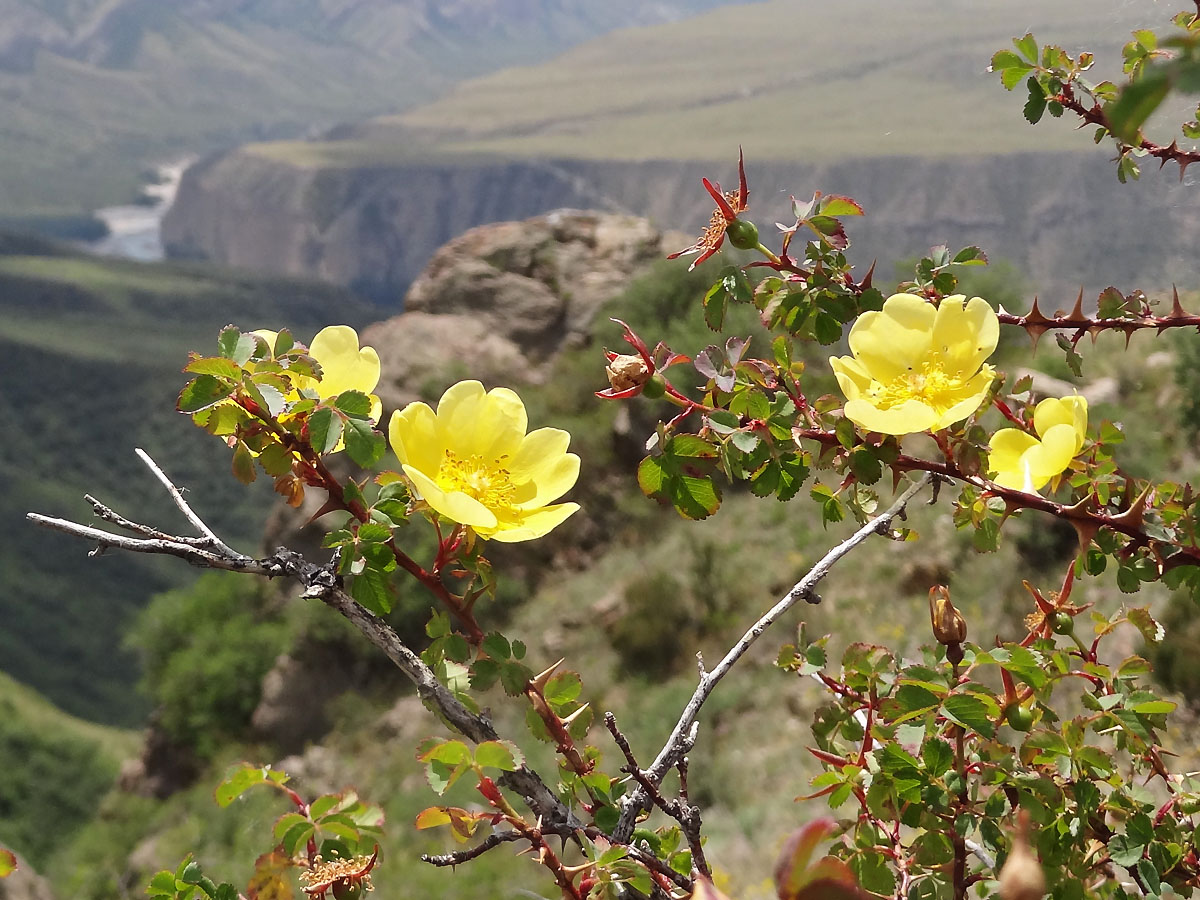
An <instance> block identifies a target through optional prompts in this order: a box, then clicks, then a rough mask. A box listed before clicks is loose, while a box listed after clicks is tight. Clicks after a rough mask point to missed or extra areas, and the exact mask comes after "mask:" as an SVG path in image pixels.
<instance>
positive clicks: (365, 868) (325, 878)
mask: <svg viewBox="0 0 1200 900" xmlns="http://www.w3.org/2000/svg"><path fill="white" fill-rule="evenodd" d="M374 864H375V858H374V857H371V856H353V857H351V858H349V859H341V858H338V859H329V860H325V859H322V858H321V857H319V856H318V857H317V858H316V859H315V860H314V861H313V864H312V868H311V869H308V870H306V871H304V872H301V873H300V889H301V890H302V891H304V893H306V894H310V895H313V896H317V897H324V896H325V894H326V892H327V891H329V890H330V889H331V888H332V887H333V886H334V885H335V884H337V883H338V882H339V881H340V882H345V883H346V884H347V885H348V886H353V885H360V886H361V887H362V889H363V890H364V891H373V890H375V887H374V885H372V884H371V875H370V871H371V869H372V867H373V866H374Z"/></svg>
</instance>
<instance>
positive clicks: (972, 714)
mask: <svg viewBox="0 0 1200 900" xmlns="http://www.w3.org/2000/svg"><path fill="white" fill-rule="evenodd" d="M942 712H943V713H944V714H945V716H946V718H947V719H950V720H951V721H953V722H957V723H958V724H959V725H962V726H963V727H964V728H968V729H970V730H971V731H974V732H977V733H978V734H980V735H982V736H983V737H985V738H991V737H993V736H994V735H995V733H996V726H995V723H993V722H992V720H991V719H990V718H988V707H987V704H985V703H984V702H983V701H982V700H980V699H979V698H978V697H973V696H971V695H969V694H951V695H950V696H949V697H947V698H946V699H945V700H944V701H943V702H942Z"/></svg>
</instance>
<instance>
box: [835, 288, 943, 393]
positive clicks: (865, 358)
mask: <svg viewBox="0 0 1200 900" xmlns="http://www.w3.org/2000/svg"><path fill="white" fill-rule="evenodd" d="M936 315H937V310H935V309H934V308H933V306H931V305H930V304H929V303H928V302H927V301H926V300H924V299H923V298H921V297H917V296H915V295H913V294H893V295H892V296H891V297H889V298H888V299H887V301H886V302H885V303H884V304H883V309H882V310H881V311H879V312H875V311H870V312H865V313H863V314H862V315H861V316H859V317H858V321H856V322H855V323H854V325H853V327H851V329H850V337H849V342H850V350H851V352H852V353H853V354H854V355H855V356H856V357H858V359H859V361H860V362H862V364H863V365H864V366H866V368H867V371H869V372H870V373H871V377H872V378H874V379H875V380H876V381H883V382H888V381H891V380H892V379H894V378H897V377H899V376H900V375H903V374H904V373H905V372H907V371H909V370H911V369H914V368H916V367H917V366H918V365H919V364H920V362H921V360H923V359H924V358H926V357H927V356H928V354H929V348H930V346H931V343H930V341H931V337H932V331H933V322H934V318H935V316H936Z"/></svg>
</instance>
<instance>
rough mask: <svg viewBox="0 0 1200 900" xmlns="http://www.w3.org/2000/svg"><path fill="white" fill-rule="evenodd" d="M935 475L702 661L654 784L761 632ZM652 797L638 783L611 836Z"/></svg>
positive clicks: (810, 596) (676, 759) (620, 836)
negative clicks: (716, 656)
mask: <svg viewBox="0 0 1200 900" xmlns="http://www.w3.org/2000/svg"><path fill="white" fill-rule="evenodd" d="M933 477H934V476H931V475H929V474H925V475H922V476H921V477H920V478H919V479H918V480H917V481H916V482H915V483H914V484H912V485H911V486H909V488H908V489H907V490H905V491H904V493H903V494H901V495H900V496H899V497H898V498H897V499H896V501H895V502H894V503H893V504H892V505H891V506H889V507H888V508H887V509H886V510H885V511H884V512H882V513H880V514H879V515H878V516H876V517H875V518H873V519H871V520H870V521H869V522H867V524H865V525H863V526H862V527H861V528H860V529H858V531H856V532H854V534H852V535H851V536H850V537H848V538H847V539H846V540H844V541H843V542H842V543H840V544H838V545H837V546H836V547H834V548H833V549H832V550H830V551H829V552H828V553H826V554H825V556H823V557H822V558H821V559H820V560H819V561H818V562H817V563H816V565H814V566H813V567H812V568H811V569H809V570H808V573H807V574H806V575H805V576H804V577H803V578H801V579H800V580H799V581H798V582H796V584H795V585H794V586H793V587H792V589H791V590H790V591H788V592H787V594H785V595H784V596H783V598H782V599H781V600H780V601H779V602H778V603H776V604H775V605H774V606H773V607H771V609H769V610H768V611H767V612H766V613H764V614H763V616H762V617H761V618H760V619H759V620H758V621H757V622H755V623H754V624H753V625H751V626H750V628H749V629H748V630H747V631H746V633H745V634H743V635H742V637H741V639H740V640H739V641H738V642H737V643H736V644H734V645H733V647H732V648H730V650H729V652H728V653H726V654H725V657H724V658H723V659H722V660H721V661H720V662H719V663H717V665H716V667H715V668H714V669H713V670H712V671H705V670H704V669H703V666H702V667H701V671H700V683H699V684H698V685H697V686H696V690H695V692H694V693H693V694H692V698H691V699H690V700H689V701H688V703H687V705H686V706H685V707H684V710H683V713H682V714H681V715H680V717H679V721H678V722H676V724H675V728H674V729H673V730H672V731H671V735H670V737H668V738H667V742H666V743H665V744H664V745H663V748H662V750H660V751H659V754H658V756H657V757H656V758H655V760H654V762H653V763H652V764H651V765H650V768H648V769H646V770H645V772H644V774H645V776H646V778H647V779H648V780H649V781H650V782H652V783H653V784H655V785H659V784H662V780H663V778H664V777H665V776H666V774H667V772H669V771H670V770H671V769H673V768H675V767H676V766H677V765H678V764H679V763H680V761H681V760H682V759H683V757H684V756H685V755H686V754H687V751H688V749H689V748H690V747H691V746H692V743H694V741H695V734H696V730H697V729H698V728H699V723H698V722H697V721H696V717H697V715H698V714H699V712H700V708H701V707H702V706H703V705H704V702H705V701H706V700H707V699H708V697H709V695H710V694H712V692H713V690H714V688H716V686H717V685H718V684H719V683H720V681H721V679H722V678H724V677H725V675H726V674H728V672H729V670H730V669H731V668H732V667H733V665H734V663H736V662H737V661H738V660H739V659H741V658H742V656H743V655H744V654H745V653H746V651H747V650H749V649H750V647H751V646H752V645H753V644H754V642H755V641H757V640H758V639H759V638H760V637H761V636H762V634H763V632H765V631H766V630H767V629H768V628H769V627H770V626H771V625H772V624H773V623H774V622H775V621H777V620H778V619H779V618H780V616H782V615H783V614H784V613H786V612H787V611H788V610H789V609H791V608H792V607H793V606H795V605H796V603H798V602H799V601H800V600H802V599H803V600H806V601H808V602H810V603H815V602H818V601H819V598H818V597H817V595H816V586H817V584H818V583H819V582H820V581H821V579H822V578H824V577H825V576H826V575H828V574H829V570H830V569H832V568H833V566H834V565H835V564H836V563H837V562H838V560H840V559H841V558H842V557H844V556H845V555H846V554H847V553H849V552H850V551H851V550H853V549H854V548H855V547H857V546H858V545H859V544H861V543H863V542H864V541H866V540H867V539H868V538H869V537H871V536H872V535H875V534H887V533H888V531H889V529H890V528H891V524H892V521H893V520H894V519H895V518H896V517H898V516H901V515H902V514H903V513H904V510H905V508H906V507H907V506H908V503H909V501H910V500H912V498H913V497H914V496H916V495H917V494H918V493H919V492H920V491H921V490H923V489H924V488H925V486H926V485H928V484H929V483H930V482H931V481H932V480H933ZM650 802H651V799H650V795H649V793H648V792H647V791H646V789H645V788H644V787H641V786H639V787H638V789H637V790H635V791H633V792H632V793H631V794H630V795H629V796H628V797H627V798H626V799H625V800H624V801H622V810H621V818H620V820H619V821H618V822H617V827H616V828H615V829H614V830H613V839H614V840H618V841H622V842H624V841H628V840H629V835H630V834H632V833H633V827H634V823H635V822H636V821H637V817H638V816H639V815H641V813H642V812H643V811H644V810H645V809H647V805H648V804H649V803H650Z"/></svg>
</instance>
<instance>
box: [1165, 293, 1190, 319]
mask: <svg viewBox="0 0 1200 900" xmlns="http://www.w3.org/2000/svg"><path fill="white" fill-rule="evenodd" d="M1168 318H1170V319H1186V318H1187V313H1186V312H1185V311H1184V309H1183V306H1182V305H1180V303H1179V288H1178V287H1176V286H1175V285H1171V315H1170V316H1168Z"/></svg>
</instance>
